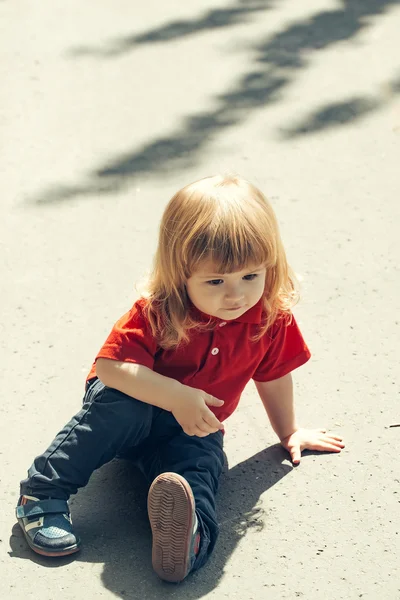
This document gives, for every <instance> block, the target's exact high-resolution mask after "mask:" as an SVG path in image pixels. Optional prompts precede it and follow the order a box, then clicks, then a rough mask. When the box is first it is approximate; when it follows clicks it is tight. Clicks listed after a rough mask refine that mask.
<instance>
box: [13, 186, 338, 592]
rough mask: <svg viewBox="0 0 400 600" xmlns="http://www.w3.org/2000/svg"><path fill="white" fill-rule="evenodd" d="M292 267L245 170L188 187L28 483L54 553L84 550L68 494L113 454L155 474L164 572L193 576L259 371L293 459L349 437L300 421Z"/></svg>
mask: <svg viewBox="0 0 400 600" xmlns="http://www.w3.org/2000/svg"><path fill="white" fill-rule="evenodd" d="M293 282H294V280H293V276H292V275H291V273H290V270H289V267H288V265H287V262H286V257H285V252H284V249H283V246H282V242H281V238H280V235H279V231H278V226H277V222H276V219H275V216H274V213H273V211H272V208H271V206H270V205H269V203H268V202H267V200H266V199H265V197H264V196H263V194H262V193H261V192H260V191H259V190H258V189H257V188H256V187H254V186H253V185H251V184H250V183H248V182H247V181H245V180H243V179H241V178H239V177H234V176H227V177H222V176H216V177H207V178H205V179H202V180H200V181H197V182H196V183H193V184H191V185H188V186H186V187H185V188H183V189H182V190H180V191H179V192H178V193H177V194H175V196H174V197H173V198H172V199H171V201H170V202H169V204H168V206H167V208H166V210H165V212H164V216H163V218H162V222H161V228H160V237H159V244H158V249H157V254H156V257H155V261H154V269H153V273H152V276H151V278H150V281H149V285H148V293H147V294H146V296H145V297H142V298H141V299H140V300H138V301H137V302H136V303H135V304H134V305H133V307H132V308H131V310H130V311H129V312H127V313H126V314H125V315H124V316H123V317H121V318H120V319H119V321H117V322H116V324H115V325H114V327H113V329H112V331H111V333H110V335H109V336H108V338H107V340H106V342H105V344H104V346H103V347H102V348H101V350H100V352H99V353H98V355H97V357H96V361H95V363H94V364H93V366H92V369H91V371H90V373H89V375H88V378H87V382H86V393H85V397H84V401H83V408H82V410H80V411H79V412H78V413H77V414H76V415H75V416H74V417H73V418H72V419H71V421H70V422H69V423H68V424H67V425H66V426H65V427H64V428H63V429H62V431H60V433H59V434H58V435H57V436H56V438H55V439H54V441H53V442H52V443H51V445H50V446H49V448H48V449H47V450H46V451H45V452H44V453H43V454H42V455H40V456H38V457H37V458H36V459H35V461H34V463H33V465H32V466H31V468H30V469H29V472H28V478H27V479H25V480H23V481H22V482H21V497H20V499H19V502H18V506H17V509H16V513H17V519H18V522H19V524H20V526H21V528H22V531H23V532H24V535H25V537H26V540H27V542H28V544H29V546H30V547H31V548H32V550H34V551H35V552H37V553H39V554H42V555H44V556H65V555H68V554H72V553H73V552H76V551H77V550H79V546H80V541H79V539H78V537H77V535H76V534H75V533H74V531H73V528H72V521H71V517H70V512H69V508H68V498H69V497H70V495H71V494H75V493H76V492H77V490H78V488H80V487H83V486H85V485H86V484H87V482H88V480H89V478H90V476H91V474H92V473H93V471H94V470H95V469H98V468H99V467H101V466H102V465H104V464H105V463H107V462H108V461H110V460H112V459H113V458H114V457H116V456H124V455H126V456H127V455H129V457H130V458H133V459H134V460H135V461H136V462H137V464H138V465H139V466H140V468H141V469H142V471H143V473H144V474H145V476H146V477H147V479H148V481H149V483H150V482H152V483H151V486H150V490H149V494H148V513H149V519H150V524H151V529H152V535H153V551H152V560H153V567H154V570H155V572H156V573H157V574H158V576H159V577H160V578H161V579H163V580H166V581H173V582H178V581H181V580H183V579H184V578H185V577H186V576H187V575H188V574H189V573H190V572H191V571H194V570H197V569H199V568H200V567H201V566H202V565H204V563H205V562H206V561H207V559H208V558H209V556H210V554H211V552H212V550H213V548H214V545H215V542H216V539H217V536H218V523H217V517H216V508H215V496H216V492H217V488H218V480H219V477H220V475H221V471H222V468H223V450H222V446H223V421H225V419H227V418H228V417H229V416H230V415H231V414H232V413H233V411H234V410H235V409H236V407H237V405H238V402H239V399H240V395H241V393H242V391H243V389H244V387H245V385H246V384H247V382H248V381H249V380H250V379H253V380H254V381H255V384H256V387H257V390H258V393H259V396H260V398H261V401H262V402H263V404H264V406H265V409H266V411H267V414H268V417H269V419H270V422H271V424H272V427H273V429H274V430H275V432H276V434H277V435H278V437H279V439H280V441H281V444H282V446H283V447H284V448H286V449H287V450H288V451H289V453H290V456H291V459H292V462H293V464H298V463H299V462H300V455H301V451H302V450H303V449H306V448H308V449H311V450H320V451H328V452H340V450H341V448H343V447H344V444H343V443H342V438H340V437H338V436H334V435H329V434H327V433H326V431H325V430H322V429H319V430H307V429H301V428H300V427H299V426H298V424H297V422H296V418H295V414H294V408H293V390H292V378H291V371H293V369H296V368H297V367H299V366H300V365H302V364H304V363H305V362H306V361H307V360H308V359H309V357H310V353H309V350H308V348H307V346H306V344H305V343H304V341H303V338H302V336H301V333H300V331H299V329H298V327H297V324H296V321H295V319H294V318H293V316H292V315H291V312H290V310H291V307H292V305H293V304H294V302H295V300H296V294H295V290H294V283H293Z"/></svg>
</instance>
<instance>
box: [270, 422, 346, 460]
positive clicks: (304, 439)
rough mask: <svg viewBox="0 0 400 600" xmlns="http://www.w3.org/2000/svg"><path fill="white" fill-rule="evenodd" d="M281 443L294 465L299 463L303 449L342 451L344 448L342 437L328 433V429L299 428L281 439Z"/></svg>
mask: <svg viewBox="0 0 400 600" xmlns="http://www.w3.org/2000/svg"><path fill="white" fill-rule="evenodd" d="M281 444H282V446H283V447H284V448H286V450H287V451H288V452H289V454H290V457H291V459H292V462H293V464H294V465H298V464H299V462H300V457H301V452H302V450H318V451H319V452H340V451H341V449H342V448H344V444H343V442H342V438H341V437H339V436H337V435H332V434H330V433H326V429H297V430H296V431H294V432H293V433H291V434H290V435H288V436H287V437H285V438H284V439H283V440H281Z"/></svg>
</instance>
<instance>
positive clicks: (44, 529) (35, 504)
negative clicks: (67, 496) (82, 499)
mask: <svg viewBox="0 0 400 600" xmlns="http://www.w3.org/2000/svg"><path fill="white" fill-rule="evenodd" d="M16 516H17V519H18V523H19V525H20V527H21V529H22V531H23V533H24V536H25V538H26V541H27V542H28V544H29V546H30V548H32V550H33V551H34V552H37V554H41V555H42V556H68V555H69V554H73V553H74V552H78V550H79V549H80V548H79V547H80V540H79V538H77V537H76V536H75V534H74V531H73V528H72V521H71V515H70V511H69V506H68V502H67V501H66V500H56V499H52V498H49V499H48V500H39V499H38V498H35V497H34V496H21V497H20V499H19V501H18V506H17V508H16Z"/></svg>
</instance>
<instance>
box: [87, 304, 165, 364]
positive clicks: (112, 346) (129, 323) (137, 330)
mask: <svg viewBox="0 0 400 600" xmlns="http://www.w3.org/2000/svg"><path fill="white" fill-rule="evenodd" d="M156 351H157V343H156V341H155V339H154V337H153V335H152V333H151V329H150V325H149V322H148V321H147V319H146V318H145V316H144V314H143V310H142V306H141V304H140V301H139V302H136V303H135V304H134V305H133V307H132V308H131V310H130V311H129V312H127V313H126V314H125V315H123V316H122V317H121V318H120V319H119V320H118V321H117V322H116V323H115V325H114V327H113V328H112V330H111V333H110V335H109V336H108V338H107V339H106V341H105V343H104V345H103V346H102V348H101V350H100V352H99V353H98V354H97V356H96V360H97V359H98V358H109V359H111V360H118V361H122V362H131V363H137V364H140V365H144V366H145V367H148V368H149V369H153V366H154V355H155V353H156Z"/></svg>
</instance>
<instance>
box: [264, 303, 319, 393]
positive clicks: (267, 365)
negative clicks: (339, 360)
mask: <svg viewBox="0 0 400 600" xmlns="http://www.w3.org/2000/svg"><path fill="white" fill-rule="evenodd" d="M265 335H266V336H268V335H269V334H268V333H266V334H265ZM310 356H311V353H310V351H309V349H308V347H307V345H306V343H305V341H304V339H303V336H302V335H301V332H300V329H299V327H298V325H297V323H296V320H295V318H294V317H293V315H292V317H291V320H290V321H289V322H288V320H287V319H283V318H282V319H278V321H277V322H276V323H275V325H274V326H273V331H272V340H271V343H270V344H269V346H268V348H267V350H266V353H265V355H264V357H263V359H262V360H261V362H260V364H259V365H258V367H257V369H256V371H255V373H254V375H253V379H254V380H255V381H260V382H263V381H272V380H274V379H279V378H280V377H283V376H284V375H287V374H288V373H290V372H291V371H293V370H294V369H297V367H300V366H301V365H303V364H304V363H306V362H307V361H308V359H309V358H310Z"/></svg>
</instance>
